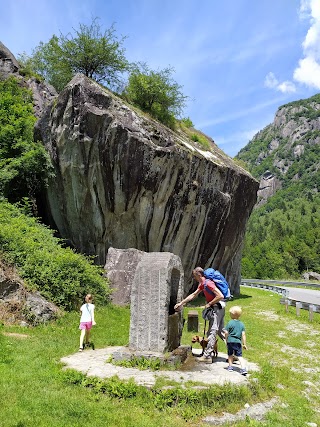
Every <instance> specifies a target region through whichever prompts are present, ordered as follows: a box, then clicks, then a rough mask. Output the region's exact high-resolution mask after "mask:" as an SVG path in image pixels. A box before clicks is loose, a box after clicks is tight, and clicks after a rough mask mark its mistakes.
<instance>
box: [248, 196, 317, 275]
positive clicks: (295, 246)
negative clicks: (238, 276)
mask: <svg viewBox="0 0 320 427" xmlns="http://www.w3.org/2000/svg"><path fill="white" fill-rule="evenodd" d="M291 190H293V189H292V188H291ZM319 206H320V195H319V194H315V195H309V198H308V199H305V198H304V197H301V193H299V192H297V193H295V192H294V191H292V192H290V193H288V191H286V190H280V191H278V192H277V193H276V195H275V196H273V197H272V198H271V199H269V201H268V202H267V203H266V205H264V206H262V207H260V208H257V209H255V210H254V211H253V213H252V215H251V217H250V220H249V222H248V227H247V232H246V237H245V245H244V251H243V257H242V276H243V277H247V278H249V277H251V278H257V279H288V278H299V277H300V278H301V274H302V273H303V272H305V271H308V270H309V271H320V258H319V254H320V210H319Z"/></svg>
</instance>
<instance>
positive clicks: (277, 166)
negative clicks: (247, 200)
mask: <svg viewBox="0 0 320 427" xmlns="http://www.w3.org/2000/svg"><path fill="white" fill-rule="evenodd" d="M319 147H320V95H315V96H312V97H311V98H307V99H303V100H299V101H295V102H291V103H289V104H286V105H283V106H282V107H280V108H279V109H278V111H277V113H276V115H275V119H274V122H273V123H271V124H270V125H268V126H267V127H266V128H264V129H263V130H262V131H260V132H259V133H257V134H256V135H255V136H254V138H253V139H252V140H251V141H250V143H249V144H248V145H247V146H246V147H245V148H243V149H242V150H241V151H240V153H239V154H238V155H237V157H238V158H239V159H242V160H244V161H245V162H246V163H247V165H248V166H249V167H250V170H251V171H252V173H253V175H254V176H255V177H256V178H258V179H260V187H259V191H258V205H260V204H263V203H265V201H266V200H267V199H268V198H269V197H271V196H272V195H273V194H274V193H275V192H276V191H277V190H278V189H280V188H282V187H283V186H288V185H290V183H292V182H293V181H298V180H301V179H304V178H305V177H308V178H307V180H308V183H306V184H307V186H308V187H310V189H311V190H314V191H318V188H316V187H317V186H314V184H315V183H316V181H318V179H316V177H315V175H316V174H317V171H318V170H319V167H320V161H319V153H320V150H319ZM313 177H314V178H315V179H314V183H313V185H310V184H312V180H313ZM318 185H319V182H318Z"/></svg>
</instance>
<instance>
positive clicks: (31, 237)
mask: <svg viewBox="0 0 320 427" xmlns="http://www.w3.org/2000/svg"><path fill="white" fill-rule="evenodd" d="M0 252H2V256H3V258H4V259H5V260H6V261H7V262H9V263H11V264H14V265H15V266H16V268H17V270H18V273H19V274H20V276H21V277H22V278H23V279H24V280H25V283H26V285H27V287H28V288H30V289H34V290H38V291H39V292H40V293H41V294H42V295H43V296H44V297H46V298H48V299H49V300H50V301H52V302H54V303H56V304H57V305H58V306H59V307H62V308H65V309H67V310H71V309H74V308H77V306H78V304H79V302H80V301H81V300H82V299H83V297H84V295H85V294H87V293H89V292H90V293H93V294H94V297H95V300H96V301H97V302H99V303H100V304H103V303H106V302H107V301H108V295H109V288H108V282H107V280H106V279H105V278H103V276H102V268H101V267H98V266H95V265H94V264H93V260H92V259H90V258H87V257H85V256H84V255H81V254H77V253H75V252H74V251H73V250H72V249H70V248H64V247H63V246H62V241H61V240H60V239H58V238H56V237H54V236H53V231H52V230H50V229H49V228H47V227H45V226H43V225H41V224H40V223H39V222H38V221H37V220H36V219H35V218H32V217H29V216H27V215H25V214H23V213H22V212H21V210H20V209H19V208H18V207H16V206H13V205H11V204H9V203H8V202H6V201H0Z"/></svg>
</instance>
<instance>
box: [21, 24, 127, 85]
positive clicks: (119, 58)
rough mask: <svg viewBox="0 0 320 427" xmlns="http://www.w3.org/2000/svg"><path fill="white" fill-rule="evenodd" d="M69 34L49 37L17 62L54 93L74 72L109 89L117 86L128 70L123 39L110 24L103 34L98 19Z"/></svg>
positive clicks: (81, 25)
mask: <svg viewBox="0 0 320 427" xmlns="http://www.w3.org/2000/svg"><path fill="white" fill-rule="evenodd" d="M73 31H74V34H71V33H68V34H67V35H63V34H60V36H56V35H53V36H52V37H51V39H50V40H49V42H47V43H43V42H41V43H40V44H39V46H37V47H36V48H35V49H34V50H33V52H32V55H31V57H26V56H25V55H24V56H21V57H20V58H19V60H20V61H21V62H22V65H23V66H24V67H25V68H27V69H29V70H30V69H32V70H33V71H34V72H36V73H37V74H39V75H41V76H42V77H44V78H45V80H47V81H48V82H49V83H50V84H52V85H53V86H54V87H55V88H56V89H57V90H58V91H61V90H62V89H63V88H64V86H65V85H66V84H67V83H68V82H69V81H70V80H71V78H72V77H73V76H74V75H75V74H76V73H83V74H85V75H86V76H87V77H90V78H92V79H94V80H96V81H97V82H99V83H104V84H106V85H107V86H109V87H110V88H117V87H118V86H120V85H121V84H122V78H121V75H122V73H123V72H125V71H128V69H129V63H128V61H127V60H126V58H125V49H124V48H123V42H124V40H125V37H121V38H120V39H119V38H118V37H117V36H116V34H115V28H114V25H112V26H111V27H110V28H108V29H106V30H105V31H103V30H102V29H101V27H100V24H99V22H98V18H95V19H93V20H92V23H91V24H90V25H85V24H80V25H79V29H73Z"/></svg>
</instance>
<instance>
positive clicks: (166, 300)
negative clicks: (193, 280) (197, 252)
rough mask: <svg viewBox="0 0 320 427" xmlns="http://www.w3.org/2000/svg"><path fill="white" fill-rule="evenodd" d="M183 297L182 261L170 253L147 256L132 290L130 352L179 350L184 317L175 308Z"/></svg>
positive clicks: (141, 262) (137, 272) (140, 265)
mask: <svg viewBox="0 0 320 427" xmlns="http://www.w3.org/2000/svg"><path fill="white" fill-rule="evenodd" d="M183 293H184V274H183V267H182V263H181V260H180V258H179V257H178V256H176V255H174V254H172V253H170V252H150V253H144V255H143V256H142V257H141V259H140V262H139V263H138V265H137V269H136V272H135V275H134V279H133V282H132V288H131V319H130V339H129V348H130V350H133V351H153V352H160V353H164V352H166V351H172V350H174V349H176V348H177V347H179V345H180V339H181V335H182V328H183V316H182V313H181V312H178V313H176V312H175V311H174V305H175V304H176V303H177V302H178V301H181V300H182V299H183Z"/></svg>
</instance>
